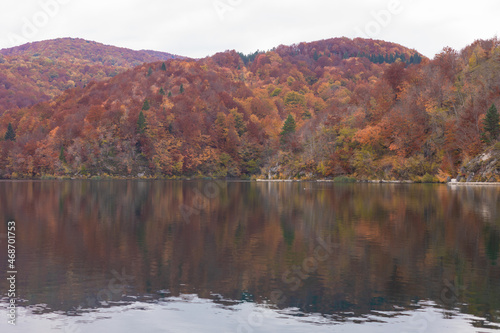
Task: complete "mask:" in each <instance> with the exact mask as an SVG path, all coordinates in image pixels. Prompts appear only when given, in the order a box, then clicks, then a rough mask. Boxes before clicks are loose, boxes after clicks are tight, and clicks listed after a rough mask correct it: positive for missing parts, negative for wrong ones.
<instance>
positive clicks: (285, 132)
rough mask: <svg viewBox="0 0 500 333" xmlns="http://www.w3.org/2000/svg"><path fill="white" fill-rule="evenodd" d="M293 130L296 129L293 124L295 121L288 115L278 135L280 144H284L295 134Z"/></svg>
mask: <svg viewBox="0 0 500 333" xmlns="http://www.w3.org/2000/svg"><path fill="white" fill-rule="evenodd" d="M295 128H296V124H295V119H293V117H292V115H291V114H289V115H288V118H286V120H285V123H284V124H283V128H282V131H281V133H280V136H281V138H280V142H281V143H282V144H284V143H286V142H287V140H288V137H289V136H290V135H291V134H293V133H295Z"/></svg>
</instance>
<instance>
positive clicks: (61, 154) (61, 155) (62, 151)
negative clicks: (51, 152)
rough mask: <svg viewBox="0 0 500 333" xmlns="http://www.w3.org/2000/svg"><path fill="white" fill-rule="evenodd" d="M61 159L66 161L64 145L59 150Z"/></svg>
mask: <svg viewBox="0 0 500 333" xmlns="http://www.w3.org/2000/svg"><path fill="white" fill-rule="evenodd" d="M59 161H61V162H63V163H66V156H64V146H61V150H60V151H59Z"/></svg>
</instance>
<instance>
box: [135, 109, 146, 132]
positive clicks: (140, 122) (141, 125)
mask: <svg viewBox="0 0 500 333" xmlns="http://www.w3.org/2000/svg"><path fill="white" fill-rule="evenodd" d="M145 130H146V118H145V117H144V113H142V111H141V112H140V113H139V118H138V119H137V132H139V133H140V134H143V133H144V131H145Z"/></svg>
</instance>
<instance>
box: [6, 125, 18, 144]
mask: <svg viewBox="0 0 500 333" xmlns="http://www.w3.org/2000/svg"><path fill="white" fill-rule="evenodd" d="M4 138H5V141H16V132H15V131H14V129H13V128H12V124H11V123H9V125H8V126H7V132H6V133H5V137H4Z"/></svg>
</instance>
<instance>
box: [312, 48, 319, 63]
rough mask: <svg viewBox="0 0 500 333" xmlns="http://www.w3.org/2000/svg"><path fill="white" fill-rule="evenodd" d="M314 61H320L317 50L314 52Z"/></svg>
mask: <svg viewBox="0 0 500 333" xmlns="http://www.w3.org/2000/svg"><path fill="white" fill-rule="evenodd" d="M313 59H314V61H318V59H319V56H318V52H317V51H316V50H314V55H313Z"/></svg>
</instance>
